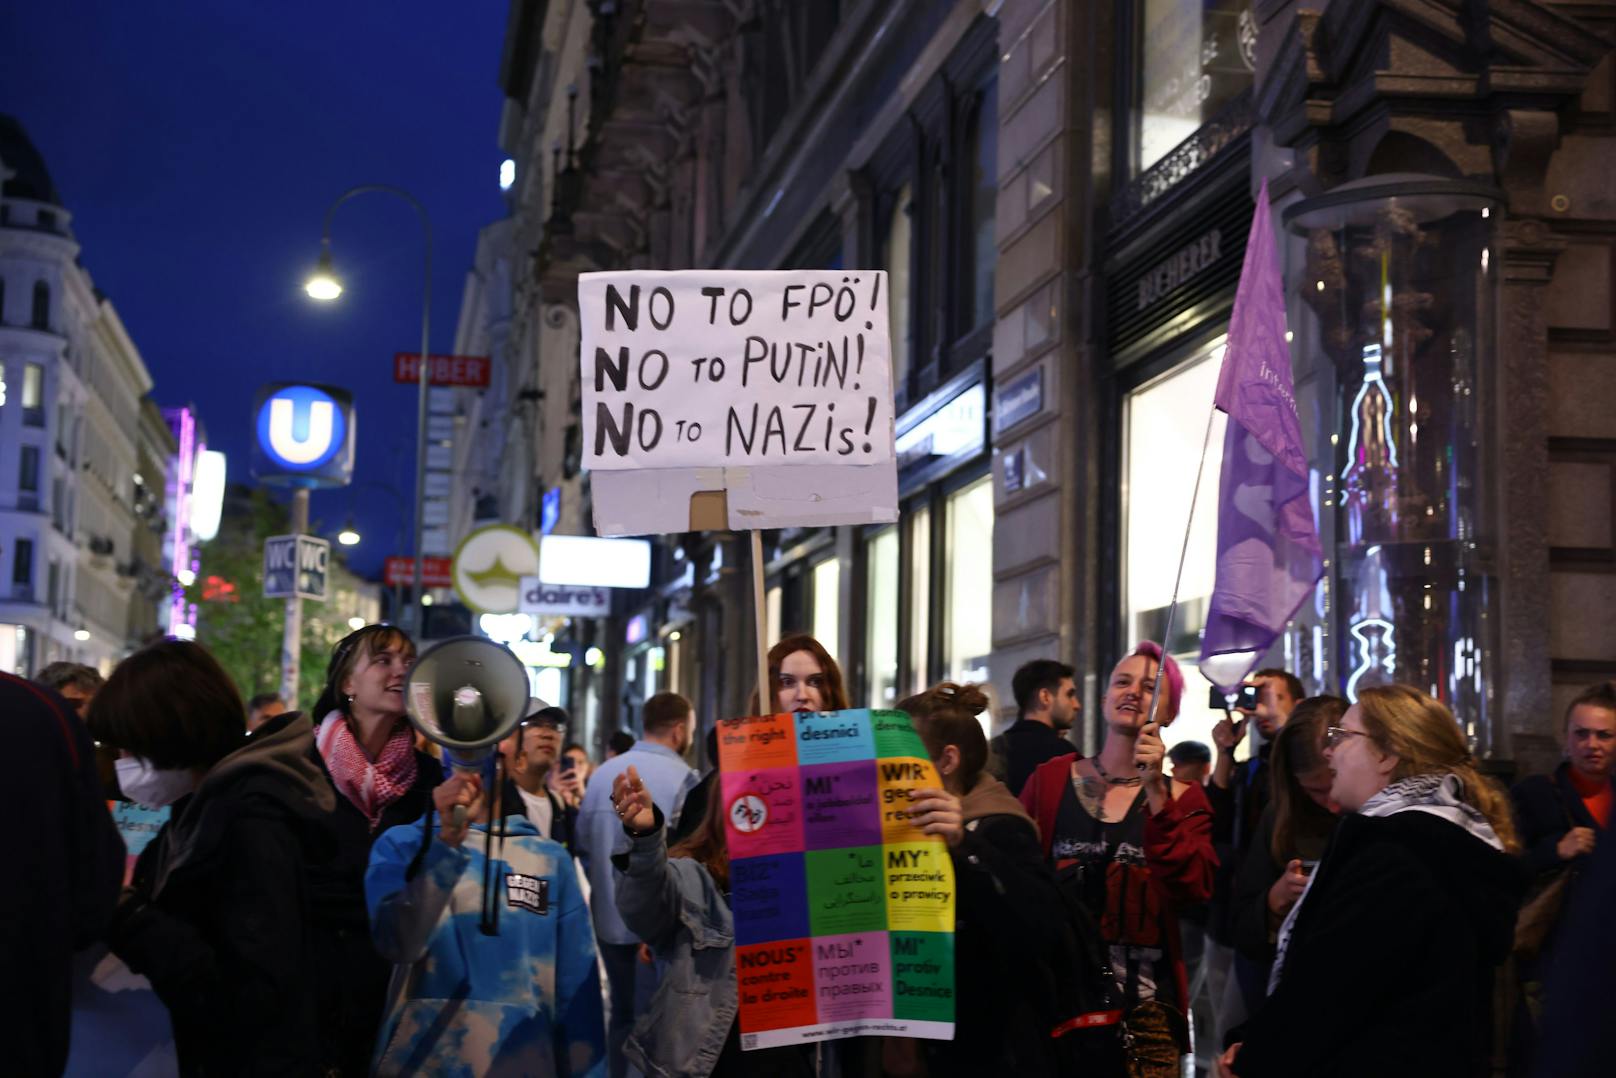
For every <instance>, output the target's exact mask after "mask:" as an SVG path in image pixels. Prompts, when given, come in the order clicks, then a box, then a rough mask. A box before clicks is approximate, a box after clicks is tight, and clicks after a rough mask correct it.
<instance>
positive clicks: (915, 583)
mask: <svg viewBox="0 0 1616 1078" xmlns="http://www.w3.org/2000/svg"><path fill="white" fill-rule="evenodd" d="M930 684H931V510H930V509H927V508H921V509H916V510H915V511H913V512H912V513H910V514H909V691H910V692H912V693H914V692H920V691H922V690H923V689H925V688H926V686H928V685H930Z"/></svg>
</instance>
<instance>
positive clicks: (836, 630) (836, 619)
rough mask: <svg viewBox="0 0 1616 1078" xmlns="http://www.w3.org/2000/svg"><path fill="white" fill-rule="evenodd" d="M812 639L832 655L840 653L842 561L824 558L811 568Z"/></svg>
mask: <svg viewBox="0 0 1616 1078" xmlns="http://www.w3.org/2000/svg"><path fill="white" fill-rule="evenodd" d="M813 588H814V609H813V619H814V629H813V632H814V639H815V640H818V641H819V642H820V643H821V644H823V645H824V646H825V650H826V651H828V652H830V653H831V655H833V656H838V657H839V656H840V655H841V630H840V625H841V614H842V606H841V594H842V592H841V588H842V563H841V562H839V561H837V560H836V559H835V558H826V559H825V560H824V561H822V562H820V563H819V564H818V565H816V566H814V570H813Z"/></svg>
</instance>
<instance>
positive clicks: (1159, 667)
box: [1135, 345, 1228, 771]
mask: <svg viewBox="0 0 1616 1078" xmlns="http://www.w3.org/2000/svg"><path fill="white" fill-rule="evenodd" d="M1224 352H1225V353H1227V352H1228V345H1224ZM1217 414H1218V404H1217V399H1216V397H1215V396H1214V398H1213V401H1212V407H1211V408H1209V409H1208V410H1207V413H1206V434H1204V435H1203V436H1202V437H1201V459H1200V460H1198V461H1196V463H1195V487H1194V489H1192V490H1191V491H1190V517H1189V519H1188V520H1186V521H1185V522H1184V543H1183V545H1182V546H1181V547H1179V550H1178V572H1177V573H1176V574H1174V576H1173V598H1172V601H1171V602H1170V603H1168V604H1167V625H1166V627H1165V628H1164V629H1163V630H1162V639H1161V652H1162V657H1161V662H1159V663H1157V664H1156V685H1155V687H1154V688H1153V689H1151V691H1150V714H1149V715H1148V716H1147V717H1146V719H1145V727H1144V728H1145V729H1147V730H1149V729H1151V728H1152V727H1154V726H1155V724H1156V704H1157V703H1158V702H1159V701H1160V700H1161V687H1162V675H1163V674H1164V673H1166V671H1167V655H1168V651H1167V649H1168V647H1169V646H1170V641H1171V640H1172V639H1173V617H1174V615H1175V614H1177V613H1178V588H1179V585H1180V584H1182V583H1183V582H1184V559H1185V558H1187V557H1188V556H1189V552H1190V529H1191V528H1192V527H1193V526H1194V524H1195V503H1196V502H1197V501H1199V500H1200V497H1201V475H1202V473H1203V472H1204V471H1205V470H1206V454H1207V450H1208V449H1210V448H1211V447H1212V420H1213V419H1215V418H1216V417H1217ZM1135 766H1136V767H1138V769H1139V770H1140V771H1143V770H1144V769H1145V765H1144V764H1136V765H1135Z"/></svg>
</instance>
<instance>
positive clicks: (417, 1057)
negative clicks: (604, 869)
mask: <svg viewBox="0 0 1616 1078" xmlns="http://www.w3.org/2000/svg"><path fill="white" fill-rule="evenodd" d="M506 830H507V835H506V838H505V841H504V844H503V849H501V848H500V846H499V843H498V842H497V840H496V842H495V852H496V854H497V855H498V860H497V863H496V871H495V873H494V878H495V880H496V881H497V883H496V886H497V887H498V892H499V894H498V902H499V907H500V909H499V934H498V935H495V936H485V935H483V933H482V930H481V910H482V898H483V866H484V863H485V858H486V856H487V849H488V844H489V838H488V830H487V826H486V825H484V824H477V825H474V826H473V827H472V828H471V830H470V831H469V833H468V834H467V835H466V840H465V841H464V842H463V843H461V844H460V846H458V847H454V846H449V845H448V844H446V843H445V842H443V841H442V840H441V839H439V838H438V837H437V835H436V833H434V835H433V837H432V844H431V845H430V846H429V847H428V848H427V851H426V854H425V856H424V857H423V858H422V859H421V863H420V865H419V867H418V868H417V869H416V871H415V872H414V874H413V875H410V874H409V872H410V867H411V862H412V861H413V860H414V859H415V855H416V854H417V853H418V852H419V851H420V849H421V841H422V828H421V827H420V826H419V825H416V824H408V825H405V826H403V827H394V828H391V829H390V830H388V831H386V832H384V833H383V834H382V836H381V837H380V838H379V839H377V840H376V845H375V847H374V848H373V849H372V850H371V855H370V870H369V871H368V872H367V873H366V874H365V900H366V902H367V903H368V905H369V907H370V918H371V926H372V936H373V937H374V939H375V943H376V949H377V950H378V951H380V952H381V953H382V955H383V956H384V957H386V958H387V959H388V960H390V961H392V962H394V963H396V964H397V966H396V968H395V970H394V972H393V983H392V985H391V987H390V989H389V992H388V996H389V1003H388V1008H387V1016H386V1019H385V1020H384V1021H383V1023H382V1029H381V1038H380V1041H379V1042H378V1044H377V1051H376V1073H378V1074H382V1075H405V1074H432V1075H468V1076H470V1075H478V1076H481V1075H490V1076H498V1075H533V1076H537V1078H547V1076H551V1075H555V1076H570V1075H599V1074H603V1073H604V1060H605V1054H606V1048H605V1023H604V1019H603V1017H602V1014H601V999H600V980H599V976H598V974H597V972H596V967H595V934H594V930H593V928H592V927H591V925H590V921H589V910H588V909H587V908H586V907H585V905H584V900H583V895H582V893H581V892H580V890H579V886H578V875H577V871H576V869H575V868H574V867H573V861H572V858H571V857H570V856H569V855H568V853H567V851H566V850H565V849H564V848H563V847H562V846H561V845H560V844H559V843H556V842H552V841H550V840H548V839H544V838H540V837H539V834H538V832H537V831H536V830H535V829H534V827H533V824H532V823H530V822H529V821H528V819H527V818H526V817H525V816H509V817H507V818H506Z"/></svg>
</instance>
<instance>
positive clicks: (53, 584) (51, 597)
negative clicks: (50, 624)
mask: <svg viewBox="0 0 1616 1078" xmlns="http://www.w3.org/2000/svg"><path fill="white" fill-rule="evenodd" d="M61 582H62V567H61V565H59V564H58V563H57V561H56V559H55V558H52V559H51V563H50V569H49V571H48V572H47V573H46V575H45V602H46V604H47V605H48V606H49V607H50V608H51V609H52V610H56V609H57V599H58V598H60V596H61Z"/></svg>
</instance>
